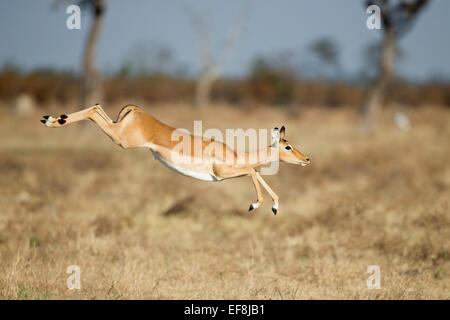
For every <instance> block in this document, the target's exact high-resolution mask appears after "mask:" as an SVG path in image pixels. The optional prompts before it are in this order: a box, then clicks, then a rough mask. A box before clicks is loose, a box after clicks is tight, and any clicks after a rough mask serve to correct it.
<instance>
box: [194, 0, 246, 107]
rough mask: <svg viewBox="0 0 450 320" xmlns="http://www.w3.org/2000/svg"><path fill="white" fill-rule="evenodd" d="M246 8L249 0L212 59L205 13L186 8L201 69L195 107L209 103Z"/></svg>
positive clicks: (237, 36) (240, 31)
mask: <svg viewBox="0 0 450 320" xmlns="http://www.w3.org/2000/svg"><path fill="white" fill-rule="evenodd" d="M248 10H249V2H247V3H246V4H244V6H243V7H242V8H241V11H240V14H239V15H238V17H237V19H236V20H235V21H234V23H233V24H232V25H231V27H230V29H229V31H228V34H227V36H226V39H225V43H224V45H223V47H222V49H221V50H220V52H219V54H218V55H217V57H216V58H215V59H214V58H213V57H212V53H211V51H212V49H211V47H212V43H211V37H210V29H211V26H210V24H209V23H208V22H207V21H206V18H205V15H201V14H199V13H197V12H195V11H194V10H192V8H189V7H187V8H186V11H187V13H188V15H189V16H190V18H191V22H192V25H193V26H194V29H195V31H196V33H197V38H198V42H199V53H200V54H199V55H200V63H201V65H202V71H201V73H200V76H199V77H198V79H197V84H196V89H195V101H194V104H195V106H196V107H204V106H205V105H207V104H208V103H209V99H210V94H211V87H212V85H213V83H214V82H215V81H216V80H217V79H219V77H220V76H221V74H222V69H223V67H224V65H225V64H226V62H227V60H228V59H229V56H230V55H231V53H232V51H233V49H234V47H235V45H236V43H237V42H238V40H239V38H240V36H241V33H242V28H243V25H244V22H245V20H246V18H247V15H248Z"/></svg>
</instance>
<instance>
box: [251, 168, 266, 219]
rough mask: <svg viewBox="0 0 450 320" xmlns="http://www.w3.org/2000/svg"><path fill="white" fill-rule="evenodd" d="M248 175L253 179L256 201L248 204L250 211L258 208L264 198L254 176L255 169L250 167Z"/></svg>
mask: <svg viewBox="0 0 450 320" xmlns="http://www.w3.org/2000/svg"><path fill="white" fill-rule="evenodd" d="M250 175H251V177H252V180H253V185H254V186H255V190H256V196H257V200H256V202H254V203H252V204H251V205H250V208H248V211H252V210H253V209H257V208H259V207H260V206H261V205H262V204H263V202H264V198H263V196H262V192H261V187H260V186H259V182H258V178H257V177H256V171H255V170H254V169H252V172H251V173H250Z"/></svg>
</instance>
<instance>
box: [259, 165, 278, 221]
mask: <svg viewBox="0 0 450 320" xmlns="http://www.w3.org/2000/svg"><path fill="white" fill-rule="evenodd" d="M256 178H257V179H258V181H259V182H261V184H262V185H263V187H264V189H266V191H267V192H268V193H269V194H270V196H271V197H272V200H273V203H274V204H273V207H272V212H273V214H275V215H276V214H277V212H278V195H277V194H276V193H275V192H273V190H272V189H271V188H270V187H269V185H268V184H267V183H266V182H265V181H264V180H263V178H262V177H261V175H260V174H259V172H256Z"/></svg>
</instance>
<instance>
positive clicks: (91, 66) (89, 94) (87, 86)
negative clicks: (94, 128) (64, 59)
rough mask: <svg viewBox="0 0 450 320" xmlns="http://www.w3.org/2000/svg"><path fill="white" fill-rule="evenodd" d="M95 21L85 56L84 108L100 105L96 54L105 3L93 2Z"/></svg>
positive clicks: (82, 103)
mask: <svg viewBox="0 0 450 320" xmlns="http://www.w3.org/2000/svg"><path fill="white" fill-rule="evenodd" d="M92 6H93V11H94V20H93V22H92V25H91V28H90V30H89V36H88V40H87V42H86V47H85V49H84V55H83V78H82V98H81V99H82V101H81V105H82V107H83V108H85V107H90V106H92V105H94V104H96V103H100V102H101V99H102V88H101V78H100V74H99V72H98V71H97V69H96V68H95V52H96V49H97V44H98V39H99V34H100V29H101V26H102V24H103V12H104V2H103V0H92Z"/></svg>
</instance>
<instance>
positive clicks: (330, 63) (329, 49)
mask: <svg viewBox="0 0 450 320" xmlns="http://www.w3.org/2000/svg"><path fill="white" fill-rule="evenodd" d="M310 50H311V52H312V53H313V54H314V55H315V56H316V57H317V58H318V60H319V63H320V65H321V66H326V67H327V69H328V67H331V68H332V69H333V70H334V73H335V77H336V76H337V73H338V70H339V47H338V45H337V43H336V42H335V41H334V40H333V39H331V38H328V37H324V38H320V39H318V40H316V41H314V42H313V43H312V44H311V47H310ZM321 69H322V68H321ZM320 73H321V74H323V72H322V71H321V72H320Z"/></svg>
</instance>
